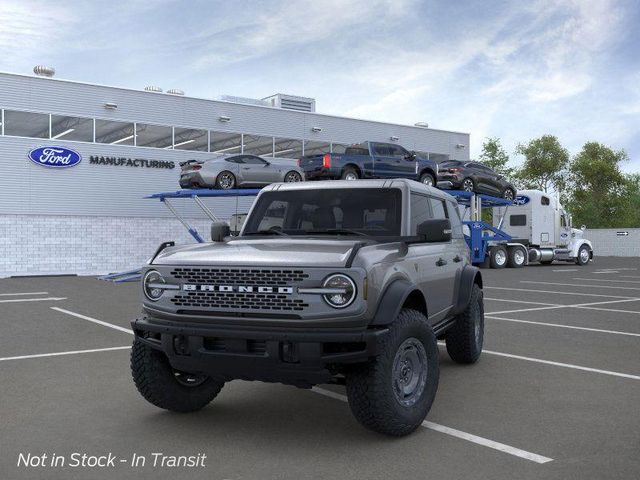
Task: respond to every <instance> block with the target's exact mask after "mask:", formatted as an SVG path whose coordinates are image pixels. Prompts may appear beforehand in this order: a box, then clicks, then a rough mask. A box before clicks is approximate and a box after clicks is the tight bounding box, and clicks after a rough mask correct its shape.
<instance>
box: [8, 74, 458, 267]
mask: <svg viewBox="0 0 640 480" xmlns="http://www.w3.org/2000/svg"><path fill="white" fill-rule="evenodd" d="M34 71H35V72H36V73H38V74H39V75H33V76H32V75H16V74H8V73H0V109H1V110H0V115H1V117H0V120H1V124H2V125H1V129H0V178H1V179H2V188H1V189H0V251H1V252H2V255H0V277H7V276H13V275H50V274H80V275H93V274H104V273H109V272H117V271H122V270H127V269H132V268H136V267H139V266H141V265H142V264H144V262H145V261H146V259H148V258H149V257H150V256H151V255H152V254H153V252H154V251H155V249H156V247H157V246H158V245H159V244H160V243H161V242H164V241H170V240H173V241H176V243H186V242H192V241H193V239H192V238H191V237H190V236H189V234H188V232H187V231H186V229H185V228H184V227H183V226H182V225H181V224H180V222H179V221H178V220H176V219H175V218H174V217H173V216H172V215H171V213H170V212H169V211H168V210H167V209H166V208H165V205H163V204H162V203H161V202H159V201H158V200H152V199H145V198H144V197H145V196H147V195H150V194H153V193H157V192H167V191H175V190H177V189H178V188H179V186H178V178H179V174H180V166H179V164H180V162H184V161H186V160H191V159H196V160H206V159H207V158H211V157H212V155H215V154H221V153H228V154H233V153H248V154H257V155H261V156H264V157H267V158H268V157H276V158H290V159H292V160H291V161H292V162H294V161H295V159H296V158H299V157H300V156H302V155H309V154H314V153H326V152H337V153H340V152H343V151H344V148H345V146H347V145H349V144H353V143H358V142H361V141H364V140H372V141H380V142H391V143H397V144H399V145H402V146H403V147H405V148H407V149H409V150H415V151H417V152H421V153H422V154H423V155H425V156H429V157H431V158H432V159H435V160H437V161H441V160H444V159H460V160H466V159H468V158H469V135H468V134H466V133H459V132H450V131H443V130H436V129H432V128H428V127H427V126H426V125H425V124H418V125H417V126H408V125H397V124H390V123H381V122H374V121H366V120H360V119H353V118H345V117H338V116H333V115H324V114H319V113H316V112H315V101H314V100H313V99H309V98H305V97H296V96H292V95H284V94H276V95H274V96H272V97H268V98H265V99H260V100H256V99H247V98H238V97H222V98H221V99H218V100H210V99H203V98H194V97H189V96H188V95H185V94H184V93H183V92H182V91H180V90H168V91H166V92H162V90H161V89H159V88H157V87H147V88H145V89H141V90H132V89H126V88H118V87H109V86H103V85H94V84H87V83H80V82H75V81H67V80H59V79H55V78H52V77H51V76H52V74H53V71H52V69H48V68H44V67H36V69H34ZM37 149H40V150H39V152H40V154H41V153H42V152H43V151H45V150H46V149H53V150H61V149H62V150H63V151H64V152H68V151H72V152H75V154H77V155H74V161H73V162H71V164H70V165H71V166H68V167H66V168H50V167H49V168H47V167H46V166H44V165H42V164H38V163H37V162H35V161H32V159H30V156H29V153H30V152H33V151H34V150H37ZM48 151H52V150H48ZM32 156H33V155H32ZM76 157H77V158H76ZM204 201H205V202H206V204H207V206H208V207H209V208H210V209H211V210H212V211H213V212H214V213H215V215H216V216H217V217H219V218H221V219H228V218H229V217H230V216H231V215H232V214H234V213H246V211H247V210H248V208H249V206H250V205H251V203H252V201H253V197H237V198H220V199H206V200H204ZM174 205H175V206H176V208H177V209H178V211H179V213H180V214H181V215H183V216H184V217H185V219H186V220H187V221H188V222H189V223H190V224H192V225H193V226H195V227H196V228H198V229H201V231H204V232H206V231H207V230H208V227H209V224H210V221H209V220H208V219H207V217H205V216H204V215H203V213H202V211H201V210H200V209H198V208H197V207H196V206H195V205H193V204H192V202H188V201H186V200H176V201H175V202H174Z"/></svg>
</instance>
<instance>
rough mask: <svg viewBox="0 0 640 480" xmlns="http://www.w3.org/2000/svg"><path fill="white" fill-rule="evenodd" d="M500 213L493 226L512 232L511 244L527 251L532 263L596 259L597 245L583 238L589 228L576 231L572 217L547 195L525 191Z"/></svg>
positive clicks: (581, 261)
mask: <svg viewBox="0 0 640 480" xmlns="http://www.w3.org/2000/svg"><path fill="white" fill-rule="evenodd" d="M496 213H497V214H496V215H494V216H493V225H494V226H495V227H498V228H501V229H502V230H503V231H505V232H506V233H508V234H509V235H510V236H511V237H512V240H511V242H514V243H519V244H522V245H524V246H525V247H526V248H527V250H528V260H529V262H540V263H543V264H549V263H551V262H553V261H554V260H557V261H569V262H575V263H577V264H579V265H586V264H587V263H589V261H591V260H592V259H593V246H592V245H591V242H590V241H589V240H586V239H585V238H583V237H584V229H585V227H582V228H581V229H577V228H573V227H572V219H571V215H569V213H568V212H567V211H566V210H565V209H564V208H563V206H562V205H561V204H560V202H559V200H557V199H556V198H554V197H552V196H551V195H549V194H547V193H545V192H542V191H540V190H521V191H519V192H518V195H517V196H516V199H515V200H514V203H513V205H511V206H509V207H500V208H498V209H497V212H496Z"/></svg>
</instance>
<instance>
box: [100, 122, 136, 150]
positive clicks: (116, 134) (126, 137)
mask: <svg viewBox="0 0 640 480" xmlns="http://www.w3.org/2000/svg"><path fill="white" fill-rule="evenodd" d="M134 137H135V134H134V128H133V123H128V122H116V121H113V120H96V142H98V143H109V144H111V145H133V140H134Z"/></svg>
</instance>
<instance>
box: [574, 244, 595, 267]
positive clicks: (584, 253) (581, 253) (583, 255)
mask: <svg viewBox="0 0 640 480" xmlns="http://www.w3.org/2000/svg"><path fill="white" fill-rule="evenodd" d="M590 259H591V254H590V251H589V247H587V246H586V245H582V246H581V247H580V249H579V250H578V256H577V257H576V263H577V264H578V265H581V266H582V265H586V264H587V263H589V260H590Z"/></svg>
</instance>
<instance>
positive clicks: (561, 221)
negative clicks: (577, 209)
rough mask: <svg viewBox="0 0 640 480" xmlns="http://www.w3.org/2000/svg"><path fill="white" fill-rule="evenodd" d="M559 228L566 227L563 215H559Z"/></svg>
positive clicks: (565, 219)
mask: <svg viewBox="0 0 640 480" xmlns="http://www.w3.org/2000/svg"><path fill="white" fill-rule="evenodd" d="M560 226H561V227H566V226H567V218H566V217H565V216H564V215H560Z"/></svg>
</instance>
